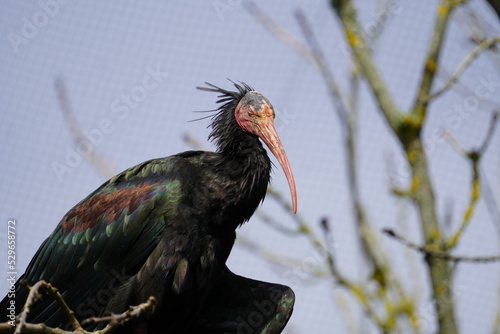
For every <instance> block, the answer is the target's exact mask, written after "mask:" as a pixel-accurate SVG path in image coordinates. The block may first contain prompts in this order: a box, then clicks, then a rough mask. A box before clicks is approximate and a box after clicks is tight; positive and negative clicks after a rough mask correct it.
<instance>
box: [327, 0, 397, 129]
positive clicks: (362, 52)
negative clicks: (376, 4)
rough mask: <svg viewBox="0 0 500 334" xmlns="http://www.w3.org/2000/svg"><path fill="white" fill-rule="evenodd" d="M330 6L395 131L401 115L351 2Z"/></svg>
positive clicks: (334, 2)
mask: <svg viewBox="0 0 500 334" xmlns="http://www.w3.org/2000/svg"><path fill="white" fill-rule="evenodd" d="M332 6H333V7H334V9H335V11H336V13H337V16H338V18H339V19H340V22H341V23H342V27H343V28H344V34H345V37H346V40H347V43H348V44H349V46H350V48H351V50H352V52H353V55H354V58H355V60H356V63H357V64H358V65H359V67H360V68H361V70H362V72H363V75H364V77H365V78H366V80H367V81H368V85H369V87H370V88H371V90H372V93H373V95H374V96H375V99H376V101H377V104H378V106H379V109H380V110H381V111H382V113H383V115H384V116H385V119H386V121H387V123H388V124H389V126H390V127H391V128H392V129H393V130H394V131H395V132H396V131H397V129H398V128H399V126H400V125H401V118H402V116H401V114H400V113H399V111H398V109H397V107H396V105H395V104H394V102H393V99H392V97H391V96H390V94H389V91H388V90H387V88H386V86H385V84H384V81H383V79H382V77H381V76H380V74H379V72H378V69H377V67H376V66H375V64H374V63H373V59H372V57H371V54H370V51H369V47H368V45H367V43H366V41H365V39H364V37H363V35H362V33H361V29H360V26H359V23H358V21H357V18H356V12H355V10H354V8H353V5H352V2H351V1H350V0H339V1H332Z"/></svg>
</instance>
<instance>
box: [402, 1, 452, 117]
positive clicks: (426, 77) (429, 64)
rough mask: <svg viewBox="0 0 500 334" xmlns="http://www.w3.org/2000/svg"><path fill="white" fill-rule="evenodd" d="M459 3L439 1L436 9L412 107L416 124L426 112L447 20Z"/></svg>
mask: <svg viewBox="0 0 500 334" xmlns="http://www.w3.org/2000/svg"><path fill="white" fill-rule="evenodd" d="M459 3H461V2H459V1H455V0H441V2H440V4H439V5H438V7H437V16H436V20H435V23H434V29H433V35H432V37H431V42H430V44H429V49H428V51H427V57H426V60H425V62H424V68H423V71H422V77H421V79H420V88H419V90H418V94H417V99H416V102H415V104H414V106H413V108H412V109H413V115H414V116H416V118H417V122H418V123H420V124H422V122H423V121H424V118H425V114H426V112H427V104H428V103H427V102H428V100H426V97H427V96H429V92H430V90H431V87H432V84H433V82H434V75H435V74H436V70H437V68H438V64H439V56H440V54H441V49H442V46H443V38H444V33H445V31H446V26H447V23H448V18H449V16H450V14H451V12H452V11H453V9H454V8H455V7H456V6H457V5H458V4H459Z"/></svg>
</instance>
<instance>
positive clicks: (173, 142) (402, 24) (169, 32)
mask: <svg viewBox="0 0 500 334" xmlns="http://www.w3.org/2000/svg"><path fill="white" fill-rule="evenodd" d="M470 3H471V5H470V6H471V7H470V8H473V9H474V10H477V12H478V13H480V15H481V20H485V22H487V25H486V27H487V30H488V31H487V33H488V36H494V35H498V34H499V31H500V26H499V24H498V18H497V17H496V16H495V14H494V13H492V12H491V11H490V10H489V8H488V7H487V6H486V5H485V4H483V2H482V1H478V0H476V1H471V2H470ZM258 4H259V6H261V8H262V9H263V10H264V11H265V12H266V13H267V14H268V15H269V16H270V17H271V18H273V19H274V20H275V21H276V22H277V23H279V24H280V25H282V26H283V27H284V28H286V29H287V30H289V31H290V32H291V33H293V34H295V35H296V36H297V37H298V38H299V39H301V40H302V39H303V37H302V35H301V32H300V28H299V26H298V24H297V21H296V19H295V18H294V14H293V12H294V10H296V9H297V8H300V9H302V10H303V11H304V13H305V15H306V16H307V18H308V19H309V22H311V25H312V29H313V31H314V32H315V34H316V35H317V38H318V40H319V43H320V44H321V45H322V47H323V48H324V52H325V55H326V57H327V59H328V64H329V66H331V68H332V70H333V72H334V75H335V76H336V79H337V80H338V81H339V83H340V85H341V88H342V89H347V84H348V80H347V76H348V74H349V68H348V64H349V53H348V52H347V51H346V47H345V43H344V41H343V36H342V34H341V33H340V30H339V24H338V22H337V21H336V18H335V17H334V14H333V13H332V11H331V10H330V8H329V6H328V1H318V0H314V1H308V2H307V3H306V2H302V1H298V0H295V1H283V0H280V1H271V2H267V1H266V2H264V1H259V2H258ZM356 4H357V6H358V7H359V8H362V10H361V11H360V17H361V20H362V21H363V22H364V24H365V26H366V27H368V28H367V30H366V31H367V33H370V31H371V30H369V29H377V28H383V35H382V37H381V38H380V39H379V40H378V42H377V43H376V45H375V49H374V52H375V53H376V57H375V60H376V62H377V64H378V66H379V68H380V70H381V72H382V73H383V76H384V80H385V82H386V83H387V85H388V87H389V90H390V93H391V94H392V96H393V97H394V99H395V101H396V103H397V104H398V107H399V108H400V109H401V110H403V111H404V110H406V109H408V108H409V107H410V106H411V103H412V101H413V98H414V96H415V89H416V86H417V83H418V79H419V73H420V70H421V68H422V61H423V58H424V55H425V50H426V48H427V44H428V42H429V38H430V33H431V31H432V24H433V20H434V14H435V11H436V6H437V2H436V1H425V2H423V1H422V2H411V3H410V2H408V1H401V2H400V1H393V5H394V6H393V9H392V10H390V11H389V12H388V13H387V17H386V21H385V23H384V24H382V25H380V24H379V22H380V21H381V19H380V18H379V16H378V13H379V10H378V9H377V8H376V7H375V6H374V5H373V2H372V1H366V0H365V1H357V2H356ZM464 13H465V12H464V11H463V9H460V10H459V11H457V12H456V13H455V15H453V16H452V19H451V22H450V25H449V30H448V32H447V35H446V42H445V44H444V47H445V49H444V53H443V60H442V61H441V63H442V64H444V65H445V69H446V71H448V72H452V71H453V70H454V69H455V68H456V66H457V65H458V64H459V63H460V61H461V60H462V59H463V58H464V57H465V56H466V55H467V54H468V53H469V52H470V51H471V50H472V48H473V47H474V45H473V44H471V43H470V41H469V40H468V38H467V35H466V32H467V31H468V30H467V25H466V23H465V22H466V20H465V14H464ZM0 36H1V42H0V63H1V64H2V65H1V66H0V78H1V81H0V106H1V107H0V110H1V113H0V157H1V159H2V163H1V164H0V175H1V176H0V177H1V184H2V190H1V192H0V213H1V217H0V220H2V223H1V224H0V240H1V242H2V245H5V244H6V243H5V241H6V234H7V222H8V220H9V219H15V220H16V221H17V230H16V232H17V239H16V241H17V254H16V255H17V263H16V265H17V270H18V272H19V274H21V273H22V272H24V269H25V268H26V266H27V265H28V262H29V260H30V259H31V257H32V256H33V255H34V253H35V252H36V250H37V249H38V247H39V245H40V244H41V243H42V241H43V240H44V239H45V238H46V237H47V236H48V235H49V234H50V232H51V231H52V230H53V229H54V228H55V226H56V225H57V223H58V221H59V220H60V219H61V217H62V216H63V215H64V214H65V213H66V212H67V211H68V210H69V209H71V207H72V206H74V205H75V204H76V203H77V202H78V201H80V200H81V199H82V198H84V197H85V196H86V195H87V194H89V193H90V192H92V191H93V190H94V189H95V188H97V187H98V186H99V185H100V184H101V183H102V182H104V181H105V178H104V177H103V176H102V175H101V174H99V173H98V172H96V169H95V167H93V166H92V165H91V164H89V163H88V161H86V160H85V159H83V158H82V154H81V151H82V150H92V151H93V152H94V153H96V154H97V155H98V156H100V157H104V160H105V162H106V164H107V165H109V166H110V168H109V169H110V170H112V171H113V172H115V173H117V172H120V171H122V170H124V169H126V168H128V167H131V166H133V165H135V164H137V163H140V162H142V161H145V160H148V159H151V158H156V157H162V156H168V155H171V154H175V153H177V152H180V151H185V150H189V149H192V146H191V145H190V144H189V143H187V142H185V141H184V140H183V137H184V136H185V135H186V134H189V135H191V136H193V137H194V138H196V139H197V140H198V141H199V142H201V143H203V145H206V146H207V147H210V146H209V145H210V144H209V143H208V142H207V140H206V138H207V136H208V133H209V129H206V126H207V125H208V121H207V120H201V121H197V122H188V121H190V120H193V119H196V118H199V117H200V115H199V114H195V113H193V112H192V111H195V110H209V109H214V108H215V101H216V96H215V94H212V93H207V92H202V91H199V90H196V89H195V87H196V86H199V85H203V83H204V82H205V81H208V82H210V83H213V84H216V85H219V86H221V87H223V88H227V89H229V88H231V83H230V82H229V81H227V80H226V78H230V79H232V80H241V81H244V82H246V83H248V84H250V85H251V86H253V87H254V88H255V89H256V90H257V91H259V92H261V93H262V94H263V95H265V96H266V97H267V98H268V99H269V100H270V101H271V103H272V104H273V105H274V107H275V110H276V113H277V115H276V126H277V129H278V132H279V135H280V137H281V140H282V142H283V144H284V146H285V149H286V151H287V154H288V158H289V160H290V163H291V166H292V169H293V171H294V175H295V180H296V183H297V191H298V198H299V202H298V206H299V210H298V212H299V214H300V215H301V216H302V217H304V218H305V219H306V220H307V221H308V222H309V223H311V224H312V225H313V226H315V227H316V228H317V227H318V223H319V221H320V220H321V219H322V218H323V217H326V218H327V219H328V220H329V222H330V223H331V225H332V227H333V231H334V238H335V245H336V248H335V252H336V258H337V262H338V264H339V267H340V268H341V270H342V271H343V272H344V273H345V274H346V275H347V276H348V277H351V278H353V279H361V277H363V275H366V274H367V272H366V270H365V268H364V267H363V264H364V262H363V261H362V260H360V257H359V247H358V245H357V242H356V238H355V235H354V232H355V229H354V224H353V216H352V212H351V207H350V203H349V201H348V191H347V188H346V184H347V182H346V172H345V151H344V148H343V142H342V137H341V131H340V126H339V122H338V119H337V117H336V115H335V112H334V109H333V106H332V103H331V100H330V99H329V96H328V94H327V90H326V88H325V85H324V83H323V81H322V79H321V77H320V76H319V75H318V72H317V71H316V70H315V69H314V68H313V67H311V66H310V65H309V64H308V63H306V62H305V61H304V60H303V59H302V58H301V57H300V56H298V55H297V54H296V53H294V52H293V51H292V50H291V49H290V48H289V47H287V46H286V45H284V44H282V43H281V42H280V41H278V40H277V39H276V38H275V37H274V36H272V35H271V34H270V33H269V32H268V31H267V30H266V29H265V28H263V26H262V25H261V24H260V23H259V22H257V21H256V20H255V19H254V18H253V17H252V16H251V15H250V14H249V13H248V11H247V10H246V9H245V6H243V4H242V1H229V0H218V1H215V0H214V1H195V0H191V1H182V2H175V3H174V2H166V1H147V2H135V1H106V2H103V1H85V2H77V1H68V0H66V1H62V0H58V1H57V2H56V0H40V1H15V0H10V1H4V2H3V5H2V10H1V11H0ZM444 73H446V72H444ZM498 73H499V71H498V68H496V67H495V66H494V65H493V62H492V61H491V58H489V57H487V56H484V55H483V56H481V57H480V58H479V59H478V60H477V61H476V62H475V63H474V64H473V65H472V66H471V68H469V69H468V70H467V71H466V72H465V74H464V76H463V79H462V80H461V82H460V84H459V87H458V88H459V89H456V90H453V91H451V92H449V93H447V94H445V95H444V96H443V97H442V98H441V99H440V100H439V101H438V102H436V103H434V104H432V108H431V109H430V113H429V119H428V123H427V126H426V128H425V132H424V138H425V140H426V143H427V152H428V153H429V159H430V164H431V175H432V179H433V181H435V182H436V187H437V197H436V198H437V203H436V204H437V208H438V213H439V216H440V218H442V219H443V220H444V217H446V216H447V215H449V216H450V217H451V219H450V223H449V224H450V226H449V230H450V231H454V230H455V229H456V227H457V226H458V224H459V221H460V219H461V215H462V213H463V211H464V208H465V205H466V203H467V201H468V190H469V180H470V175H471V172H470V166H469V164H468V163H467V161H465V160H464V159H463V158H462V157H460V156H459V155H458V154H457V153H456V152H455V151H454V150H453V149H452V148H451V147H450V145H449V144H448V143H447V142H445V141H443V140H442V139H441V138H440V137H439V136H436V133H438V131H439V130H440V129H442V128H446V129H448V130H449V131H450V132H451V133H452V134H453V135H454V136H455V137H456V138H457V140H458V141H459V142H460V143H461V144H462V145H463V146H464V147H466V148H473V147H477V146H478V145H480V143H481V142H482V140H483V138H484V136H485V133H486V131H487V128H488V126H489V122H490V116H491V112H492V110H494V109H495V108H496V107H497V106H498V103H499V102H500V99H499V97H498V95H499V94H498V92H499V88H500V77H499V75H498ZM57 78H59V79H57ZM443 78H444V77H441V78H438V82H439V85H440V84H442V83H443ZM56 79H57V80H60V81H59V82H63V83H64V86H65V87H66V90H67V96H68V99H69V105H70V106H71V108H72V110H73V113H74V116H75V117H76V119H77V121H78V123H79V125H80V126H81V128H82V129H83V133H84V134H85V135H86V136H87V137H88V142H87V143H88V144H86V145H88V146H87V147H84V146H75V144H74V142H73V141H72V139H71V134H70V131H69V129H68V127H67V126H66V124H65V122H64V119H63V116H62V113H61V108H60V106H59V103H58V99H57V95H56V90H55V82H56ZM478 90H481V91H482V92H484V94H483V95H478V94H477V91H478ZM461 107H462V108H461ZM464 108H465V109H464ZM460 110H462V111H460ZM463 110H465V111H463ZM202 116H203V115H202ZM359 121H360V124H359V129H358V131H359V138H358V145H359V155H358V156H359V168H360V170H359V175H360V183H361V189H362V194H361V196H362V199H363V201H364V203H365V205H366V208H367V212H368V217H369V219H370V222H371V223H372V224H373V226H374V228H375V229H376V230H377V231H380V230H381V229H382V228H384V227H393V228H397V229H398V230H402V231H404V233H405V235H407V237H408V238H409V239H411V240H413V241H415V242H420V241H421V235H420V229H419V226H418V225H417V223H416V221H415V214H414V209H413V207H412V206H411V205H408V204H407V203H406V204H405V202H404V201H401V200H399V199H397V198H395V197H393V196H391V194H390V191H389V190H388V186H389V179H390V176H392V177H395V179H396V180H397V181H398V182H400V183H401V184H405V182H407V181H408V173H407V169H406V167H405V166H406V165H405V164H404V159H403V155H402V151H401V150H400V149H399V148H398V146H397V145H396V141H395V138H394V137H393V136H392V135H391V134H390V132H389V131H388V129H387V127H386V124H385V122H384V120H383V118H382V117H381V116H380V114H379V113H378V110H377V108H376V106H375V105H374V103H373V98H372V95H371V94H370V92H369V91H368V90H367V89H366V87H365V86H364V85H362V87H361V93H360V97H359ZM499 143H500V131H497V132H496V134H495V136H494V138H493V139H492V143H491V145H490V147H489V149H488V154H487V155H486V156H485V159H484V160H483V161H482V164H481V171H482V172H484V175H485V176H486V179H483V181H485V180H486V181H487V182H486V184H487V185H488V187H489V189H490V191H491V193H492V194H491V195H492V196H493V197H494V199H495V201H496V203H499V202H500V173H499V172H498V171H499V170H500V168H499V167H500V145H499ZM275 164H276V165H277V163H276V162H275ZM278 166H279V165H278ZM272 177H273V185H274V186H275V187H276V188H277V189H278V190H279V191H281V192H282V193H283V195H284V196H285V198H286V199H287V200H288V198H289V197H288V196H289V195H288V189H287V183H286V179H285V177H284V175H283V172H282V171H281V169H280V168H275V169H274V172H273V175H272ZM483 183H484V182H483ZM262 210H263V211H264V212H265V213H267V214H270V215H273V216H275V217H277V219H279V220H280V222H281V223H282V224H283V225H285V226H289V227H291V228H293V227H294V223H293V221H292V219H290V215H289V214H288V213H286V212H284V210H283V209H282V208H280V207H279V206H278V205H277V204H276V203H275V202H274V201H273V200H272V199H267V200H266V202H265V203H264V205H263V207H262ZM497 210H498V207H497ZM493 220H494V218H492V215H491V214H490V213H489V212H488V209H487V206H486V204H485V201H484V200H483V199H481V200H480V201H479V203H478V207H477V211H476V212H475V213H474V216H473V218H472V221H471V224H470V226H469V228H468V229H467V231H466V233H465V235H464V238H463V240H462V241H461V242H460V244H459V246H458V248H457V250H456V253H457V254H466V255H470V256H481V255H493V254H498V253H499V251H500V250H499V244H500V243H499V225H495V223H494V222H493ZM496 224H498V221H497V222H496ZM1 226H3V227H1ZM239 233H240V235H242V236H244V237H245V238H247V239H251V240H254V241H256V242H258V243H259V245H261V246H262V247H265V248H269V249H271V250H273V251H275V252H279V253H284V254H291V255H294V256H297V257H301V258H303V259H304V260H303V261H302V262H300V263H301V265H303V266H306V265H309V264H312V265H321V264H322V261H321V258H320V257H319V256H318V255H317V254H315V253H314V251H313V250H312V247H311V246H310V244H309V243H308V242H307V240H305V238H303V237H289V236H285V235H283V234H281V233H279V232H276V231H275V230H273V229H272V228H270V227H268V226H266V225H265V224H264V223H263V222H262V221H261V220H260V219H258V218H256V217H255V218H253V219H252V220H251V221H250V222H249V223H248V224H246V225H245V226H244V227H243V228H242V229H241V230H240V231H239ZM318 233H320V232H319V230H318ZM378 237H379V238H380V239H381V240H383V247H384V249H386V250H387V252H388V254H390V256H391V261H393V263H394V264H395V265H396V266H397V267H398V270H399V274H400V275H401V277H403V278H404V281H405V284H406V287H407V288H408V289H410V290H411V291H414V292H415V295H416V296H419V315H420V317H421V320H422V323H423V330H424V332H427V333H429V332H431V331H432V329H433V328H434V327H433V320H432V316H431V314H432V313H431V312H430V311H429V310H430V304H429V295H428V293H429V290H428V284H427V275H426V271H425V270H426V269H425V266H423V265H422V264H421V263H422V262H421V257H420V256H418V255H415V254H413V252H412V251H408V250H407V249H405V248H404V246H402V245H401V244H399V243H397V242H395V241H393V240H389V239H388V238H387V237H386V236H384V235H382V234H381V233H379V234H378ZM2 248H3V249H5V247H4V246H2ZM4 254H5V252H4ZM6 262H7V260H6V256H3V257H2V256H1V255H0V268H2V273H6V272H7V269H6ZM411 263H415V264H416V265H415V266H413V269H410V268H411V267H412V266H411ZM229 267H230V268H231V269H232V270H233V271H234V272H236V273H238V274H241V275H244V276H248V277H252V278H255V279H260V280H267V281H273V282H279V283H281V284H288V285H291V286H292V287H293V289H294V291H295V293H296V304H295V312H294V314H293V316H292V319H291V321H290V325H289V328H290V329H293V330H295V331H294V333H295V332H299V333H318V334H323V333H331V332H332V331H334V330H335V332H336V333H342V332H347V330H348V327H347V326H346V321H345V319H343V318H342V317H343V313H342V312H340V311H339V305H338V304H337V303H335V302H334V297H335V296H337V297H338V296H339V293H340V292H339V291H340V289H339V288H338V287H335V286H334V285H332V283H331V282H330V281H328V280H324V279H313V278H308V277H306V276H304V275H302V274H301V272H300V271H297V270H295V271H290V269H286V268H283V267H278V266H273V265H270V264H269V263H267V262H265V261H263V260H262V259H261V258H260V257H259V256H256V255H255V254H254V253H252V252H249V251H248V250H246V249H244V248H243V247H240V246H238V247H235V249H234V250H233V253H232V254H231V257H230V259H229ZM295 269H297V268H295ZM5 275H6V274H1V275H0V277H4V276H5ZM499 278H500V272H499V265H498V263H496V264H480V265H478V264H460V265H459V266H458V268H457V272H456V280H455V288H456V289H455V291H457V292H456V296H455V297H456V299H457V310H456V312H457V315H458V317H457V318H458V322H459V324H460V327H461V329H463V333H473V332H474V333H489V332H490V331H491V328H492V323H493V317H494V314H495V313H494V312H495V310H496V309H498V307H499V303H500V300H499V299H498V297H497V296H498V294H499V292H500V291H499V281H500V279H499ZM0 291H2V295H3V293H4V292H6V291H7V282H6V281H5V280H3V279H2V280H0ZM361 318H362V316H359V319H361ZM359 326H366V328H367V332H371V331H373V327H372V326H371V325H370V323H369V322H368V321H367V322H365V323H361V325H359ZM290 333H291V331H290Z"/></svg>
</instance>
